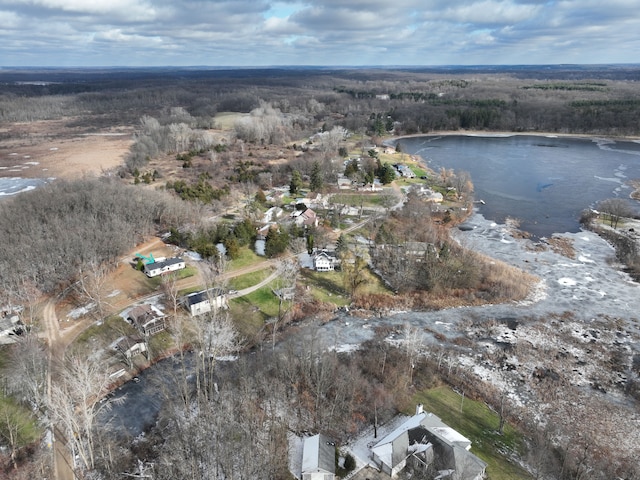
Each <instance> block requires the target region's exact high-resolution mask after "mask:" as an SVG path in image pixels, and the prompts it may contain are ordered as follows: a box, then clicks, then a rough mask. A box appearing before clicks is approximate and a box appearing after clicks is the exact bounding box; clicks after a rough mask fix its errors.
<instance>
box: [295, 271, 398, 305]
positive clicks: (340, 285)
mask: <svg viewBox="0 0 640 480" xmlns="http://www.w3.org/2000/svg"><path fill="white" fill-rule="evenodd" d="M301 275H302V281H303V282H304V283H305V284H306V285H307V286H309V287H310V289H311V295H312V296H313V297H314V298H315V299H316V300H321V301H323V302H329V303H333V304H334V305H336V306H338V307H343V306H345V305H349V304H350V303H351V298H349V295H348V293H347V292H346V290H345V289H344V281H343V278H342V272H339V271H337V272H316V271H314V270H306V269H303V270H301ZM365 278H366V281H365V283H364V285H363V286H361V287H360V288H359V289H358V293H359V294H366V293H393V292H391V291H390V290H388V289H387V288H386V287H385V286H384V284H383V283H382V282H381V281H380V279H379V278H378V277H377V276H375V275H374V274H373V273H371V272H370V271H369V270H367V271H365Z"/></svg>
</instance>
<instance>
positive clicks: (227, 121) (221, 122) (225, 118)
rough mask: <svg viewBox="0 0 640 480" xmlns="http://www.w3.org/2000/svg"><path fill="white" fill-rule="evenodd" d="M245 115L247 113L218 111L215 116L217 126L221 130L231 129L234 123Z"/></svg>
mask: <svg viewBox="0 0 640 480" xmlns="http://www.w3.org/2000/svg"><path fill="white" fill-rule="evenodd" d="M245 116H247V114H246V113H236V112H218V113H217V114H216V116H215V123H216V127H218V128H219V129H220V130H231V129H233V126H234V124H235V123H236V122H237V121H238V120H240V119H241V118H242V117H245Z"/></svg>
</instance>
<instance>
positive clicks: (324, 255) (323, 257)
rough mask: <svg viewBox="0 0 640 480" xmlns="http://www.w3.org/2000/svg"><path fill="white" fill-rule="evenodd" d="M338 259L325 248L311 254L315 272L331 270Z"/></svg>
mask: <svg viewBox="0 0 640 480" xmlns="http://www.w3.org/2000/svg"><path fill="white" fill-rule="evenodd" d="M337 263H338V259H337V258H336V257H335V255H332V254H331V253H329V252H328V251H326V250H320V251H318V252H316V254H315V255H314V256H313V269H314V270H315V271H317V272H333V271H334V270H335V268H336V264H337Z"/></svg>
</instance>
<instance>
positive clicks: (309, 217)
mask: <svg viewBox="0 0 640 480" xmlns="http://www.w3.org/2000/svg"><path fill="white" fill-rule="evenodd" d="M291 216H292V217H293V218H294V222H295V224H296V225H298V226H299V227H301V226H303V225H306V226H313V227H317V226H318V216H317V215H316V212H314V211H313V210H311V209H310V208H307V209H305V210H294V211H293V213H292V214H291Z"/></svg>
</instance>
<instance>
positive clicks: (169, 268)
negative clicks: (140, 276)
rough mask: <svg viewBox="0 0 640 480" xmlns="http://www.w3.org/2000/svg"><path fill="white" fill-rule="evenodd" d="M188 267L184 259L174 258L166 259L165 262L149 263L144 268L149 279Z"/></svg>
mask: <svg viewBox="0 0 640 480" xmlns="http://www.w3.org/2000/svg"><path fill="white" fill-rule="evenodd" d="M185 267H186V264H185V262H184V260H183V259H182V258H179V257H173V258H165V259H163V260H156V261H155V262H153V263H147V264H145V266H144V273H145V275H146V276H147V277H149V278H151V277H157V276H158V275H162V274H163V273H167V272H175V271H176V270H181V269H183V268H185Z"/></svg>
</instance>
